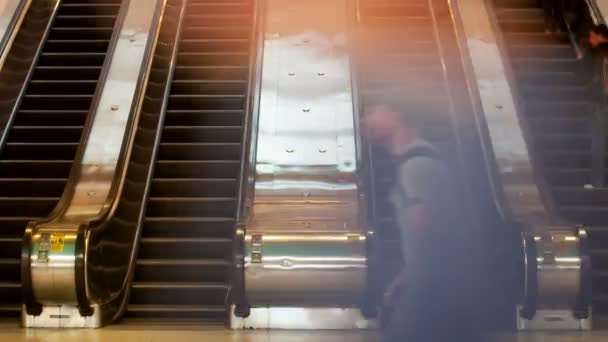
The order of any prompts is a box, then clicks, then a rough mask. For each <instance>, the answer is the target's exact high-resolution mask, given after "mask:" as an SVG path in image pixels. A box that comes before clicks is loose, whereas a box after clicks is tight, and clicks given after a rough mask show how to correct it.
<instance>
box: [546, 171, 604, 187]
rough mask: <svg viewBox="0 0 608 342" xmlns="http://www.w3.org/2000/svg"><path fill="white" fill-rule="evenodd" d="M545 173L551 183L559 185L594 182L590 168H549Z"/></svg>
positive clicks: (578, 184)
mask: <svg viewBox="0 0 608 342" xmlns="http://www.w3.org/2000/svg"><path fill="white" fill-rule="evenodd" d="M545 174H546V175H547V179H548V181H549V183H550V184H552V185H557V186H585V185H586V184H591V182H592V181H591V169H590V168H570V169H555V168H547V169H545ZM607 175H608V173H607Z"/></svg>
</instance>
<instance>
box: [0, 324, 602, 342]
mask: <svg viewBox="0 0 608 342" xmlns="http://www.w3.org/2000/svg"><path fill="white" fill-rule="evenodd" d="M0 341H2V342H21V341H28V342H84V341H86V342H164V341H169V342H195V341H196V342H202V341H210V342H377V341H379V339H378V337H377V336H376V334H374V333H372V332H327V331H314V332H312V331H289V332H288V331H240V332H231V331H228V330H225V329H221V328H219V327H218V328H210V327H200V326H197V325H194V324H182V325H154V324H152V323H148V324H140V323H130V324H123V325H117V326H111V327H107V328H104V329H99V330H45V329H30V330H23V329H20V328H19V327H17V325H16V324H13V323H5V324H2V323H0ZM599 341H608V331H605V332H604V331H597V332H593V333H588V334H578V333H559V334H557V333H552V334H519V335H509V336H502V337H500V338H498V339H495V341H488V342H599Z"/></svg>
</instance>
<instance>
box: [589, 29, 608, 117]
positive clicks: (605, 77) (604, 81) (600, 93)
mask: <svg viewBox="0 0 608 342" xmlns="http://www.w3.org/2000/svg"><path fill="white" fill-rule="evenodd" d="M588 45H589V49H590V51H589V52H590V54H591V58H592V59H593V63H591V65H592V70H591V73H592V75H593V76H592V82H591V87H592V89H594V90H595V91H593V93H594V94H595V97H596V102H597V103H598V104H602V105H603V104H605V102H606V97H607V96H608V27H607V26H606V25H603V24H602V25H597V26H595V27H593V28H592V29H591V30H590V31H589V37H588Z"/></svg>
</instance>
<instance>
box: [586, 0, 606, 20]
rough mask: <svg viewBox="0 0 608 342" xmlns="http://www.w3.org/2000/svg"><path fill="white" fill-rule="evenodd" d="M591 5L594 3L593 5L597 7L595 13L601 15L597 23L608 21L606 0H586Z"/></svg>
mask: <svg viewBox="0 0 608 342" xmlns="http://www.w3.org/2000/svg"><path fill="white" fill-rule="evenodd" d="M587 1H588V2H589V3H590V4H591V5H594V6H593V7H595V8H597V9H598V12H599V13H597V14H598V15H600V16H601V18H600V19H599V20H598V21H599V23H602V22H603V23H606V22H608V0H587Z"/></svg>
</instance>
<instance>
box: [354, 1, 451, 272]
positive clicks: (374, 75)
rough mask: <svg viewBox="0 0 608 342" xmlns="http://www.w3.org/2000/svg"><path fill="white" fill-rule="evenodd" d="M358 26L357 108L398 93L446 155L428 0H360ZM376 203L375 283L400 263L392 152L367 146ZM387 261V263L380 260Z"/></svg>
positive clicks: (444, 99) (441, 78) (447, 129)
mask: <svg viewBox="0 0 608 342" xmlns="http://www.w3.org/2000/svg"><path fill="white" fill-rule="evenodd" d="M359 4H360V5H359V28H358V30H357V32H358V33H359V37H358V39H357V41H358V46H357V58H356V63H357V64H358V65H357V70H358V73H359V74H358V76H357V79H358V82H359V85H358V86H359V92H360V94H361V104H362V111H363V112H364V111H365V110H366V109H367V108H369V107H368V106H370V105H374V104H375V103H374V102H375V101H382V100H381V98H380V99H378V98H377V96H378V95H382V94H383V93H386V92H387V91H388V92H389V93H395V94H400V95H399V98H400V102H399V103H400V105H401V106H402V110H403V111H404V112H407V113H408V118H410V120H412V122H413V123H414V124H415V125H416V126H418V127H419V130H420V134H421V135H422V137H423V138H425V139H427V140H429V141H431V142H433V143H434V144H436V145H437V146H438V147H439V148H440V149H441V150H442V152H443V153H445V155H446V156H447V155H449V154H450V153H451V152H454V151H453V148H451V147H450V146H455V144H453V143H450V142H452V141H454V140H453V139H454V136H453V134H454V133H453V132H454V130H453V128H452V126H451V123H450V120H449V116H448V113H449V112H450V107H449V99H448V97H449V94H447V92H446V88H445V82H446V79H445V75H444V73H443V71H442V60H441V56H440V51H439V49H438V44H439V42H438V41H437V36H436V34H435V32H434V28H433V25H432V9H431V8H430V4H429V2H428V1H419V0H407V1H403V0H382V1H377V0H360V1H359ZM371 163H372V165H373V171H372V172H373V177H374V180H373V182H374V183H375V185H374V196H375V198H373V200H372V201H371V203H374V204H373V206H374V207H375V208H376V211H375V215H374V216H375V218H374V219H375V220H376V222H374V223H373V225H374V227H377V233H378V235H377V236H378V239H379V240H380V241H381V244H382V248H381V249H380V250H382V256H381V259H382V260H383V261H382V262H383V265H382V268H381V269H382V270H383V271H384V272H385V273H384V274H381V275H380V278H381V279H378V280H379V283H380V284H382V283H384V284H386V282H388V281H390V279H392V277H393V274H394V272H396V271H397V270H398V269H399V267H400V262H401V260H402V258H401V256H400V254H401V250H400V244H399V233H398V231H399V230H398V227H397V223H396V217H395V213H394V212H393V210H392V205H391V204H390V203H389V202H388V196H387V194H388V193H390V187H391V185H392V184H393V178H394V176H393V166H392V165H393V163H392V162H391V158H390V157H389V156H388V155H386V153H384V152H383V151H381V150H380V149H377V148H375V147H373V148H372V151H371ZM384 263H386V264H384Z"/></svg>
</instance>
